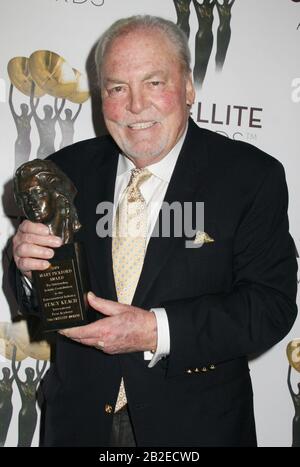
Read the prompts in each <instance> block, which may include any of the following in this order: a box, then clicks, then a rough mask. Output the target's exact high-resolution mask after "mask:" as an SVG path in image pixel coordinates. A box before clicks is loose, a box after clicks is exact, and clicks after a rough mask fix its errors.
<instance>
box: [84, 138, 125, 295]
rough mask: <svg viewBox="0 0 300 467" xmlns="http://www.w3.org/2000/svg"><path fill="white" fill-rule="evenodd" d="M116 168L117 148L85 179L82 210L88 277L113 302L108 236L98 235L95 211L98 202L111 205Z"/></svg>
mask: <svg viewBox="0 0 300 467" xmlns="http://www.w3.org/2000/svg"><path fill="white" fill-rule="evenodd" d="M117 165H118V148H117V147H113V148H110V151H108V153H107V156H106V157H105V160H104V161H103V160H102V161H101V163H100V164H99V165H98V166H96V167H91V171H90V173H89V175H88V176H87V177H86V180H85V193H84V194H85V209H86V213H85V215H86V219H87V226H86V227H87V238H88V243H87V250H88V252H89V258H90V262H91V264H92V268H93V270H92V274H91V276H92V277H94V278H95V284H96V285H97V286H98V287H99V288H100V291H101V296H102V297H105V298H109V299H111V300H116V299H117V297H116V290H115V284H114V278H113V268H112V257H111V235H107V236H105V237H104V238H101V237H99V236H98V234H97V231H96V226H97V222H98V221H99V219H100V216H99V214H97V213H96V208H97V206H98V204H99V203H101V202H103V201H104V202H108V203H113V200H114V189H115V179H116V172H117Z"/></svg>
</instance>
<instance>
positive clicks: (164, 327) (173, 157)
mask: <svg viewBox="0 0 300 467" xmlns="http://www.w3.org/2000/svg"><path fill="white" fill-rule="evenodd" d="M186 132H187V128H186V129H185V131H184V133H183V135H182V136H181V138H180V139H179V141H178V142H177V144H176V145H175V146H174V148H173V149H172V150H171V151H170V152H169V153H168V154H167V155H166V156H165V157H164V158H163V159H161V160H160V161H159V162H156V163H155V164H151V165H148V166H147V169H148V170H149V171H150V172H151V173H152V176H151V177H150V178H148V179H147V180H146V181H145V182H144V183H143V184H142V185H141V187H140V191H141V193H142V195H143V198H144V200H145V202H146V206H147V223H148V227H147V238H146V245H148V243H149V240H150V237H151V234H152V232H153V229H154V226H155V223H156V221H157V218H158V214H159V211H160V208H161V205H162V202H163V200H164V197H165V194H166V191H167V188H168V185H169V182H170V179H171V176H172V174H173V170H174V168H175V164H176V162H177V159H178V156H179V153H180V150H181V148H182V144H183V141H184V138H185V136H186ZM134 168H135V165H134V163H133V162H131V160H129V159H128V158H127V157H125V156H124V155H122V154H119V160H118V168H117V177H116V183H115V194H114V216H115V214H116V210H117V206H118V204H119V202H120V200H121V198H122V195H123V194H124V191H125V189H126V187H127V185H128V183H129V180H130V176H131V171H132V169H134ZM151 311H153V312H154V313H155V316H156V321H157V347H156V351H155V353H154V354H153V353H152V352H148V351H147V352H144V359H145V360H151V361H150V363H149V365H148V367H149V368H152V367H153V366H154V365H155V364H156V363H157V362H158V361H159V360H160V359H161V358H163V357H166V356H167V355H169V353H170V330H169V322H168V317H167V313H166V310H165V309H164V308H151Z"/></svg>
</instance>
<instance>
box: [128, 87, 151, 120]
mask: <svg viewBox="0 0 300 467" xmlns="http://www.w3.org/2000/svg"><path fill="white" fill-rule="evenodd" d="M146 107H147V98H146V96H145V93H144V92H143V90H142V89H140V88H135V89H131V91H130V96H129V101H128V105H127V110H129V111H130V112H131V113H132V114H140V113H141V112H142V111H143V110H144V109H145V108H146Z"/></svg>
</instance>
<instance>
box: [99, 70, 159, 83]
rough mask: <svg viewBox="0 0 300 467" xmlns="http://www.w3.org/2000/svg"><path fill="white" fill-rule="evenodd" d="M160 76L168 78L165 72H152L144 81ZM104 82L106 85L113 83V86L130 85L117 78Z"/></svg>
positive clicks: (106, 79) (107, 79) (105, 79)
mask: <svg viewBox="0 0 300 467" xmlns="http://www.w3.org/2000/svg"><path fill="white" fill-rule="evenodd" d="M158 75H163V76H164V77H166V72H165V71H163V70H154V71H151V73H148V74H146V75H145V76H144V77H143V81H147V80H148V79H152V78H154V77H155V76H158ZM103 81H104V85H107V84H109V83H112V84H128V83H127V81H124V80H122V79H117V78H104V80H103Z"/></svg>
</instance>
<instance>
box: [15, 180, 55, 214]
mask: <svg viewBox="0 0 300 467" xmlns="http://www.w3.org/2000/svg"><path fill="white" fill-rule="evenodd" d="M18 196H19V197H20V199H21V201H22V205H23V210H24V214H25V216H26V217H27V218H28V219H29V220H31V221H32V222H43V223H46V222H50V221H51V219H52V218H53V216H54V214H55V205H56V203H55V198H54V196H53V195H52V193H51V192H49V190H46V189H45V188H44V187H42V186H41V185H39V182H35V183H33V182H32V180H30V181H24V182H23V183H22V184H21V186H20V191H19V193H18Z"/></svg>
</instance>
